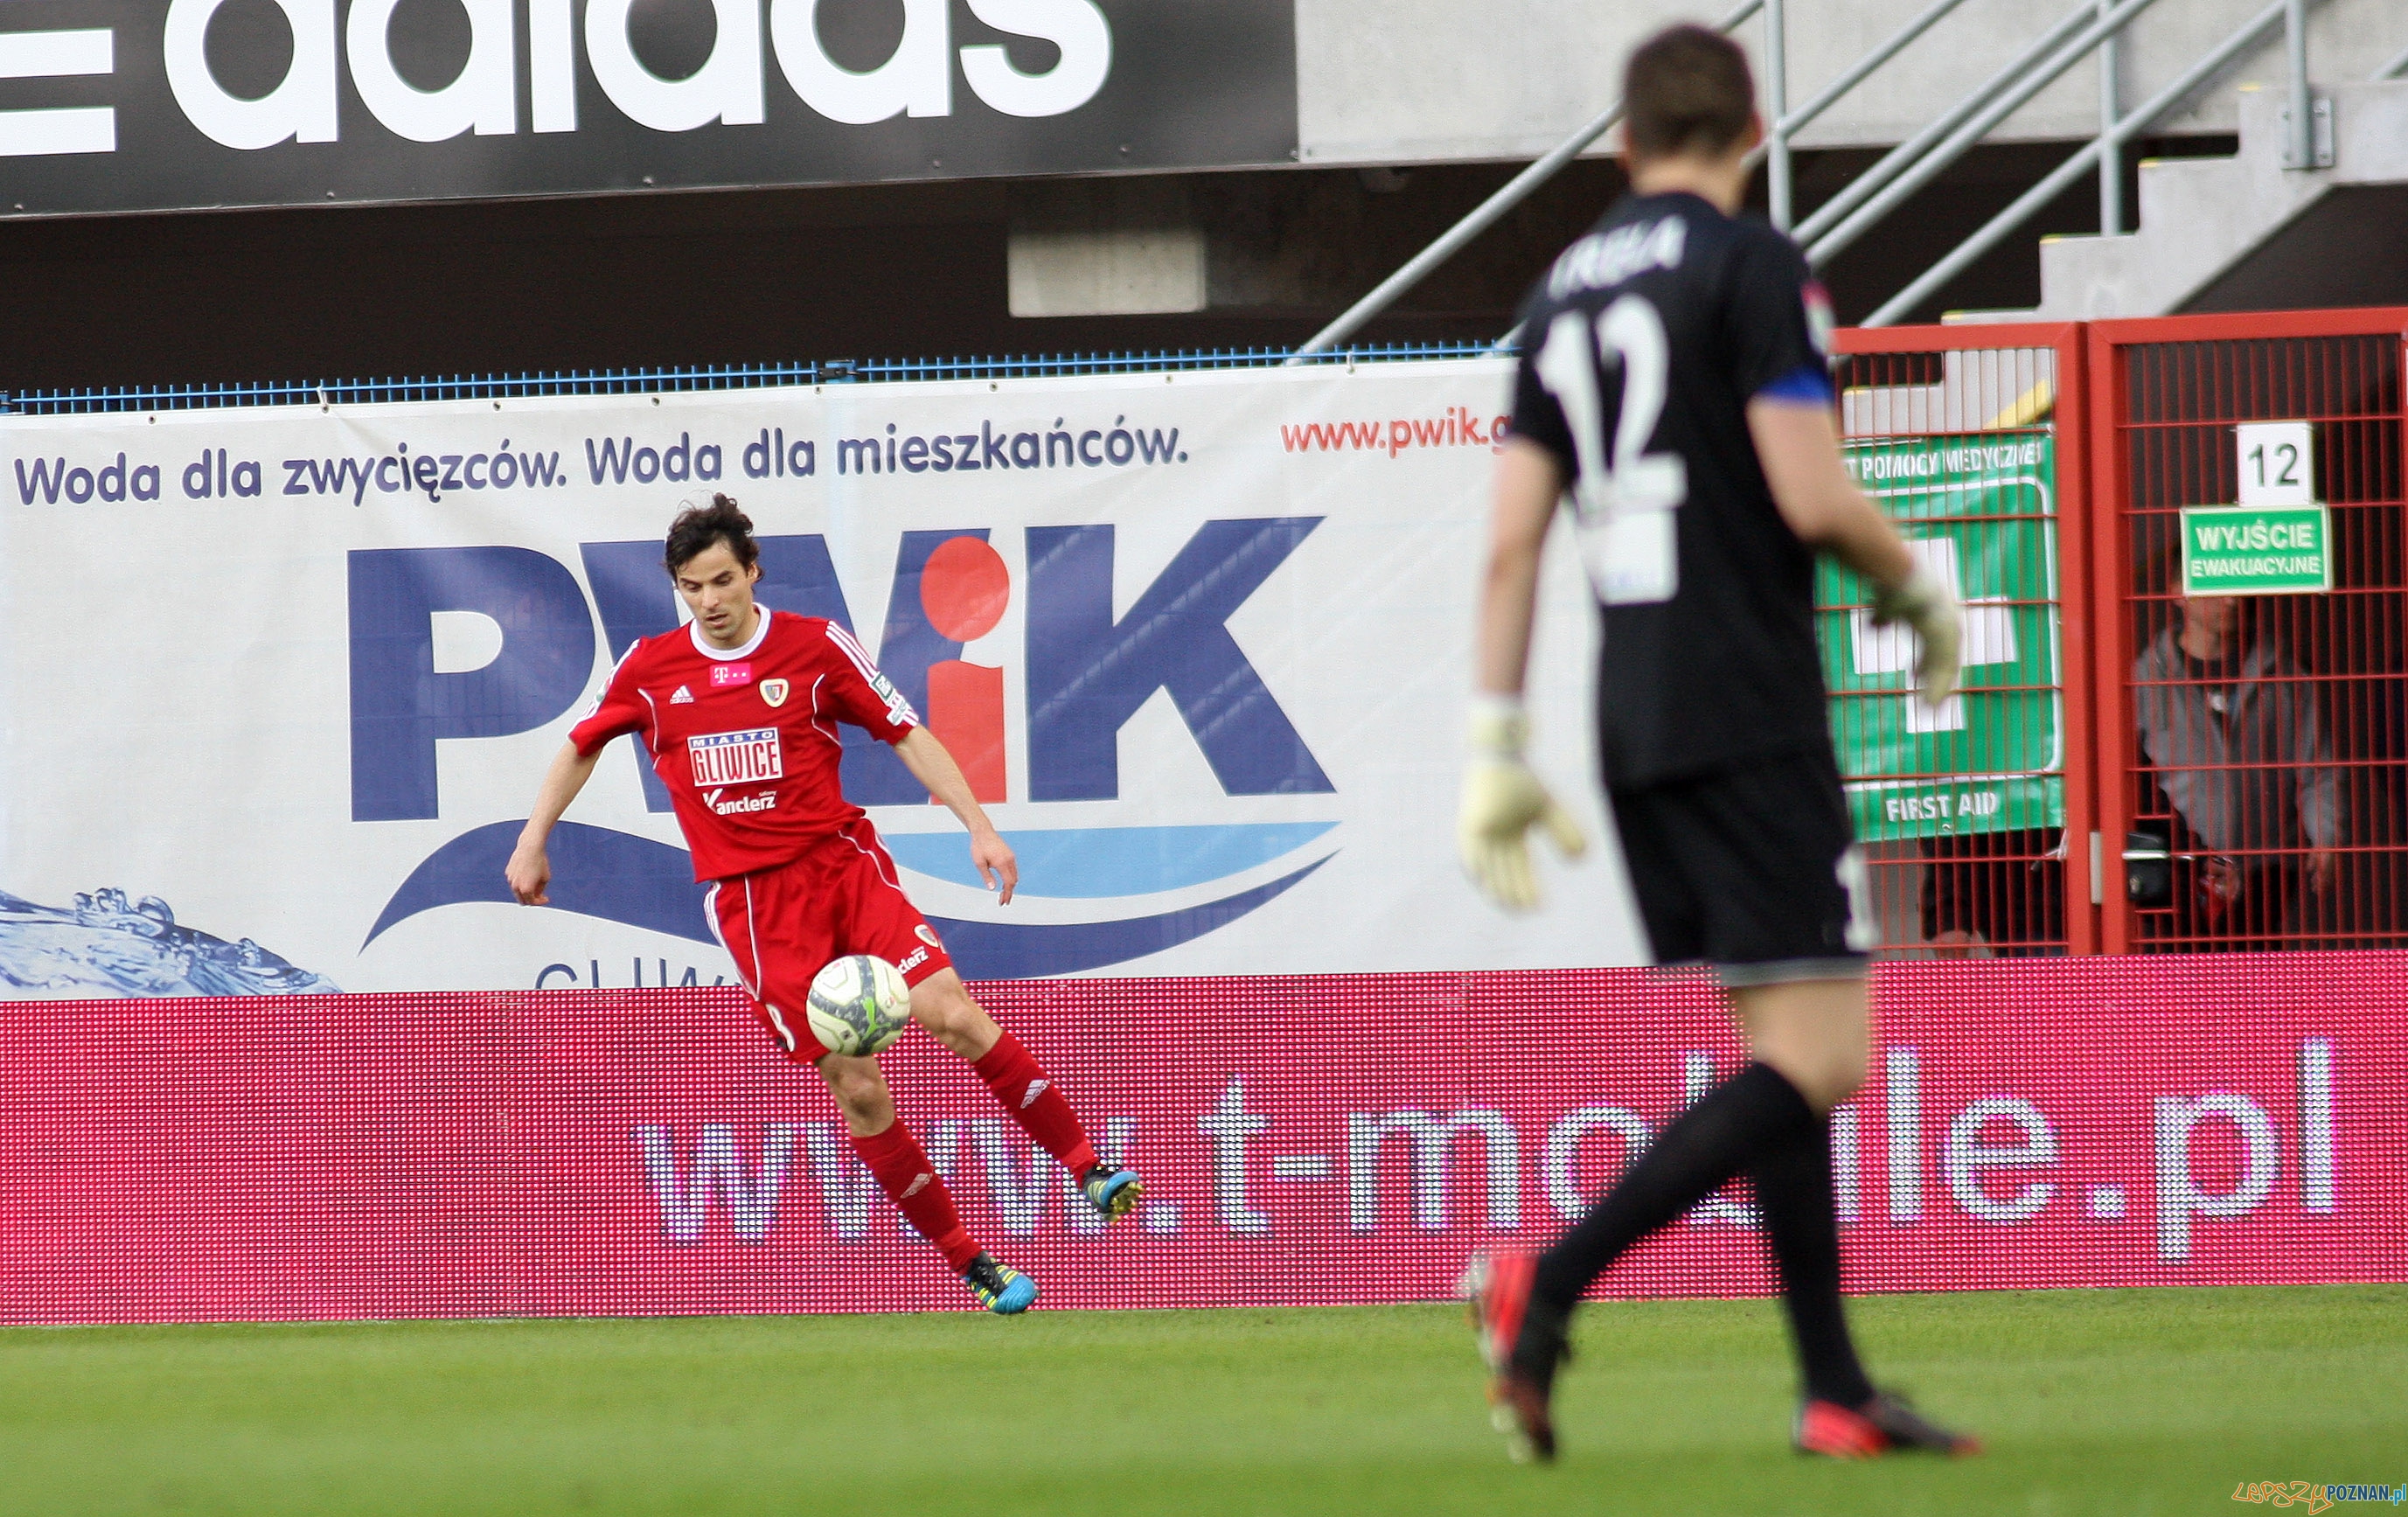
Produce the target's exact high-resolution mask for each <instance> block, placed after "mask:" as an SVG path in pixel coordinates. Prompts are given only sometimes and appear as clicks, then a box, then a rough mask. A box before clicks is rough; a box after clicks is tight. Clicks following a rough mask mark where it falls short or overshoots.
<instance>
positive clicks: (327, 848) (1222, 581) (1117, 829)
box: [0, 361, 1642, 996]
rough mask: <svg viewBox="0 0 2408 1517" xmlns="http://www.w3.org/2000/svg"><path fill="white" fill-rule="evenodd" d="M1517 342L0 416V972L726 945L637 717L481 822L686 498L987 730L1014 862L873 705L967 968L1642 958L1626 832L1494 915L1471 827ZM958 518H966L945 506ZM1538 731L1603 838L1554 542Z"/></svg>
mask: <svg viewBox="0 0 2408 1517" xmlns="http://www.w3.org/2000/svg"><path fill="white" fill-rule="evenodd" d="M1506 374H1507V369H1506V366H1505V365H1503V364H1502V363H1500V362H1486V361H1482V362H1454V363H1428V364H1396V365H1367V366H1365V367H1363V368H1361V369H1359V370H1355V371H1346V370H1326V369H1325V370H1317V371H1312V372H1299V373H1288V372H1281V371H1263V370H1237V371H1219V372H1196V373H1174V374H1168V375H1165V374H1148V375H1124V376H1111V377H1095V378H1083V379H1044V380H1000V381H988V380H969V381H953V382H943V383H927V384H860V385H830V386H824V387H816V388H807V387H796V388H790V389H779V390H763V391H748V392H722V393H713V394H665V395H660V396H657V397H654V396H645V395H634V396H624V395H623V396H585V397H564V398H552V399H531V400H505V401H489V400H487V401H461V402H446V403H439V404H418V405H392V406H368V407H340V406H338V407H332V408H327V407H290V408H266V409H256V410H212V411H190V412H163V413H160V414H156V415H140V414H134V415H120V416H103V417H62V418H15V419H9V420H7V421H6V422H0V450H4V451H5V454H6V456H5V459H0V471H5V472H0V489H5V490H6V491H7V504H6V508H5V511H0V523H5V525H0V627H5V629H6V632H5V637H6V640H5V643H0V697H5V699H6V701H7V732H6V739H5V741H6V747H5V756H4V757H0V763H4V764H5V767H4V768H0V893H5V894H0V994H7V995H17V996H53V995H172V994H228V993H247V992H255V991H275V990H308V989H325V988H328V987H330V986H339V987H340V988H342V989H344V990H360V991H368V990H438V989H497V988H527V987H533V986H538V985H542V986H549V987H553V988H567V987H589V986H597V985H598V986H605V987H610V988H619V987H624V986H627V985H631V984H644V985H652V984H658V983H661V982H664V981H666V982H667V983H669V984H679V983H701V984H710V983H715V982H718V981H720V980H722V979H723V978H730V979H732V970H731V968H730V966H729V965H728V963H727V960H726V958H725V956H724V954H723V953H722V952H720V950H719V949H718V948H717V947H716V946H715V945H714V944H712V943H711V942H710V937H709V933H708V931H707V929H706V928H705V927H704V925H703V921H702V917H701V908H700V899H701V895H700V891H699V889H698V888H697V887H695V885H694V884H693V883H692V878H691V872H690V869H689V868H688V866H687V860H686V857H685V853H684V850H683V847H682V843H681V838H680V837H679V834H678V829H677V825H676V823H675V821H674V820H673V819H672V817H671V816H670V814H669V812H668V809H667V796H666V794H664V793H663V792H662V791H661V790H660V788H659V785H658V781H657V780H654V779H652V776H651V773H650V766H649V765H648V764H642V763H639V758H640V755H639V754H638V751H636V749H635V746H634V739H632V738H630V739H624V740H622V741H621V742H619V743H617V744H615V745H614V746H613V747H612V749H610V750H609V751H607V752H606V753H605V755H604V758H603V760H602V763H601V766H600V767H599V768H598V769H597V770H596V771H595V777H594V780H593V782H592V783H591V784H590V785H589V786H588V787H587V789H586V792H585V794H584V795H583V796H582V797H581V799H580V800H579V801H578V803H577V804H576V806H574V807H573V808H571V809H570V811H569V814H568V818H567V823H568V824H566V825H565V826H564V827H563V829H562V831H561V833H560V834H559V835H558V836H557V837H556V839H555V843H554V848H553V858H554V864H555V868H556V870H557V872H558V874H559V876H560V880H559V882H558V883H556V884H555V886H554V899H555V902H556V905H555V907H554V908H553V909H540V910H530V909H523V908H520V907H516V906H513V905H510V904H508V903H507V891H506V889H505V887H504V886H503V883H502V880H501V873H500V868H501V861H502V859H503V858H504V857H506V856H507V853H508V852H509V841H510V839H512V838H513V837H515V835H516V833H517V830H518V827H519V824H520V822H521V820H522V819H523V818H524V817H525V815H526V811H527V807H528V803H529V801H530V800H531V798H532V796H533V794H534V792H535V787H536V782H537V780H538V777H539V775H540V774H541V772H542V770H543V767H544V765H545V763H546V762H547V761H548V760H549V758H550V756H551V755H552V752H553V751H555V750H556V749H557V748H558V747H559V745H560V743H561V741H562V740H563V737H564V736H565V735H566V731H567V729H568V727H569V725H570V723H571V722H572V721H573V720H574V718H575V716H576V714H577V713H578V712H579V711H580V710H581V709H582V708H583V707H584V706H585V704H586V703H587V702H588V701H589V700H590V699H591V697H592V696H593V695H594V694H595V692H597V691H598V690H599V688H600V686H601V683H602V680H603V679H604V677H605V675H606V674H607V672H608V670H609V666H610V665H611V663H612V662H613V661H614V659H615V657H616V656H617V654H619V653H620V652H623V651H624V650H625V648H626V646H627V644H628V643H630V642H631V641H633V640H634V639H635V638H636V637H641V636H647V635H651V634H653V633H658V632H662V631H665V630H667V629H669V628H672V627H674V626H675V625H677V623H678V622H679V620H680V618H681V611H680V608H679V606H678V602H677V598H676V596H675V594H673V592H672V591H671V588H670V585H669V582H668V580H667V576H666V574H665V573H664V572H663V570H662V567H661V563H660V544H661V538H662V535H663V533H664V531H665V530H666V528H667V522H668V519H669V517H670V516H671V515H672V514H673V513H674V511H675V509H676V508H677V507H678V505H679V503H680V502H681V500H682V499H684V498H685V497H688V496H690V495H693V494H696V493H697V492H707V491H709V490H710V489H714V488H715V489H719V490H724V491H725V492H726V493H728V494H731V495H733V496H735V497H736V498H737V499H738V501H739V502H741V503H742V505H743V507H744V508H745V509H746V511H747V512H748V513H749V514H750V515H751V516H752V517H753V522H754V523H755V526H756V529H757V531H758V532H759V534H760V535H761V537H762V538H763V545H764V567H765V573H764V578H763V584H762V588H761V598H762V600H763V601H764V603H765V604H767V605H771V606H775V607H778V608H782V609H788V610H794V611H799V612H803V613H806V614H810V615H821V616H829V617H834V618H838V619H840V620H842V621H844V622H846V623H848V624H849V625H850V626H852V627H853V630H854V631H855V632H856V633H857V634H858V635H859V636H860V637H861V639H862V640H863V641H864V642H865V643H866V644H867V645H868V646H869V647H870V648H871V649H872V650H873V651H875V653H876V654H877V656H878V659H879V662H880V664H881V665H882V667H883V668H884V670H885V671H886V673H887V674H888V675H889V677H890V678H892V679H894V680H895V681H896V684H897V685H898V686H900V687H901V688H902V689H903V690H904V691H905V692H906V693H907V694H909V695H910V698H911V700H912V702H913V704H914V705H915V706H917V707H918V708H920V709H921V710H922V711H923V712H924V713H925V714H926V715H927V716H928V718H929V720H930V723H931V725H932V726H933V727H934V728H935V730H936V731H937V732H938V734H939V736H940V737H944V738H945V739H946V740H947V742H948V744H949V746H952V747H953V748H954V749H955V750H956V751H978V752H982V753H983V754H985V755H986V756H985V758H984V759H983V760H982V762H981V763H980V764H979V765H976V766H973V768H974V778H976V780H977V782H978V783H979V785H980V787H981V789H982V792H983V794H982V798H983V799H985V800H986V801H987V803H988V809H989V811H990V813H991V814H992V815H993V816H994V818H995V821H996V825H997V826H998V827H1000V828H1001V829H1002V830H1003V832H1004V834H1005V836H1006V837H1008V838H1010V839H1011V841H1012V842H1013V844H1014V846H1015V847H1016V848H1017V849H1018V851H1019V854H1020V859H1021V866H1022V885H1021V894H1019V896H1018V897H1017V898H1016V899H1015V900H1013V901H1012V902H1011V904H1010V905H1009V906H999V905H997V904H996V901H995V900H994V898H993V897H992V896H991V895H989V894H987V893H986V892H985V891H983V890H982V889H981V888H979V887H978V885H977V883H976V880H975V877H974V876H973V875H972V874H971V872H970V869H969V863H968V847H967V844H966V842H965V841H964V839H963V837H962V833H961V831H960V828H959V827H958V826H957V825H956V824H955V823H953V819H952V817H951V816H950V815H949V814H948V813H946V812H944V811H943V810H942V809H939V808H936V807H933V806H931V805H929V804H928V803H927V802H926V800H925V793H924V792H920V791H918V790H917V788H916V787H915V786H913V785H912V784H911V782H910V778H909V776H908V775H906V774H905V773H904V771H903V770H902V768H901V766H899V764H897V763H896V761H895V760H894V758H893V756H892V754H891V753H888V752H885V751H881V750H877V749H875V748H874V747H873V746H872V745H869V744H868V743H867V740H866V739H864V741H863V746H862V747H861V748H860V749H859V750H858V751H853V752H850V753H848V756H847V762H846V769H845V780H846V787H847V791H848V793H849V794H852V795H853V798H854V799H855V800H856V801H859V802H860V803H862V804H863V805H865V806H867V808H868V809H869V812H870V815H871V816H872V817H873V818H874V819H875V821H876V823H877V825H878V827H879V829H880V831H881V832H882V834H883V835H884V836H885V837H887V839H888V841H889V845H890V847H891V849H892V851H893V852H894V853H895V856H896V859H897V861H898V862H899V863H900V864H901V865H902V866H903V867H904V868H905V869H906V871H907V879H906V881H905V883H906V884H907V886H908V887H909V888H910V892H911V894H912V897H913V899H914V900H915V901H916V902H917V903H918V904H919V906H920V908H921V909H922V910H923V911H925V913H926V914H927V915H928V916H929V917H930V918H931V920H932V921H934V922H936V923H938V924H939V931H941V932H943V933H944V935H945V936H946V938H947V940H948V942H949V944H950V945H951V946H952V947H953V952H954V953H955V955H956V957H957V958H958V960H959V961H960V963H961V966H962V967H963V969H964V970H965V972H966V973H968V974H970V975H973V976H1030V975H1044V974H1065V973H1082V972H1102V973H1109V974H1125V975H1224V974H1271V973H1278V974H1288V973H1334V972H1353V971H1384V970H1410V969H1490V968H1512V967H1563V966H1583V965H1609V964H1629V963H1634V962H1639V961H1640V960H1641V957H1642V953H1641V948H1640V946H1639V940H1638V937H1637V931H1636V925H1635V923H1634V921H1633V920H1632V917H1631V914H1630V910H1629V908H1628V905H1627V894H1626V891H1625V887H1624V885H1623V883H1622V880H1621V873H1620V865H1619V862H1618V860H1617V859H1616V857H1615V855H1614V852H1613V848H1612V845H1611V841H1610V839H1609V840H1608V842H1607V846H1606V847H1605V848H1604V849H1603V850H1602V851H1600V852H1597V853H1592V855H1591V856H1590V859H1589V861H1588V862H1587V863H1586V864H1584V866H1580V867H1577V868H1573V869H1569V870H1566V869H1554V868H1550V869H1548V870H1547V875H1548V879H1547V884H1548V888H1549V892H1550V902H1549V909H1547V910H1546V911H1544V912H1543V913H1541V914H1539V915H1536V916H1533V917H1529V918H1526V919H1519V920H1515V919H1509V918H1507V917H1505V916H1504V915H1502V914H1501V913H1499V912H1498V911H1497V910H1496V909H1493V908H1491V907H1489V906H1487V905H1486V904H1484V902H1483V901H1482V900H1481V899H1480V898H1479V897H1478V896H1476V895H1475V894H1474V893H1473V892H1472V890H1471V889H1470V887H1469V885H1468V884H1467V883H1466V882H1465V880H1464V879H1463V877H1462V875H1461V873H1460V871H1459V870H1458V868H1457V867H1456V865H1455V845H1454V808H1455V785H1456V780H1457V776H1458V773H1459V769H1460V761H1461V753H1462V736H1461V734H1462V709H1463V701H1464V695H1465V693H1466V692H1467V690H1468V689H1469V684H1470V672H1469V648H1470V630H1471V614H1472V603H1473V597H1474V593H1475V590H1476V582H1477V578H1478V574H1479V571H1480V565H1481V563H1482V560H1483V556H1484V521H1485V513H1486V501H1487V491H1488V482H1489V476H1490V473H1491V469H1492V465H1493V459H1494V443H1493V439H1494V435H1495V432H1496V429H1497V427H1498V424H1499V418H1498V412H1499V411H1500V410H1502V409H1503V398H1504V389H1505V379H1506ZM962 539H968V541H963V540H962ZM1542 605H1543V609H1542V613H1541V630H1540V635H1539V639H1538V646H1537V651H1536V655H1535V663H1534V667H1533V671H1532V682H1531V689H1532V694H1533V710H1534V712H1535V713H1536V717H1537V722H1538V726H1539V748H1538V753H1537V762H1538V765H1539V766H1540V768H1541V772H1542V773H1543V774H1545V775H1546V776H1547V778H1548V779H1549V780H1551V781H1552V782H1553V783H1554V784H1555V787H1556V789H1557V791H1558V793H1559V794H1561V795H1562V796H1563V798H1564V799H1565V800H1566V801H1567V802H1568V803H1570V804H1571V805H1572V806H1573V807H1574V808H1575V809H1576V811H1577V812H1578V813H1579V814H1580V815H1581V816H1582V818H1583V821H1584V824H1585V825H1586V826H1587V828H1588V830H1589V833H1590V835H1591V836H1592V837H1601V836H1602V828H1601V826H1600V818H1599V815H1598V811H1599V808H1598V800H1597V794H1596V783H1595V779H1594V774H1595V769H1594V762H1593V743H1594V739H1593V737H1592V734H1591V727H1592V722H1591V714H1590V706H1591V699H1592V697H1591V695H1590V694H1589V683H1588V669H1589V664H1590V659H1591V657H1592V647H1593V641H1594V633H1593V631H1592V627H1593V619H1592V614H1591V613H1590V611H1589V609H1588V606H1589V598H1588V595H1587V594H1586V592H1585V590H1584V587H1583V586H1582V585H1581V583H1580V581H1579V576H1578V569H1577V565H1575V564H1574V563H1573V561H1572V555H1571V554H1570V553H1569V552H1555V553H1551V554H1550V555H1549V567H1548V575H1547V580H1546V585H1545V590H1544V598H1543V603H1542Z"/></svg>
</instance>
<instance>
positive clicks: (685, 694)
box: [669, 685, 694, 706]
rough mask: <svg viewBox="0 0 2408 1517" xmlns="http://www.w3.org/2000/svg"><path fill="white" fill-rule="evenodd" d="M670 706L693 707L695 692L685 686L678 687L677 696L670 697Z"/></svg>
mask: <svg viewBox="0 0 2408 1517" xmlns="http://www.w3.org/2000/svg"><path fill="white" fill-rule="evenodd" d="M669 704H670V705H671V706H692V705H693V704H694V692H693V691H691V690H688V689H687V688H686V687H685V686H683V685H680V686H678V689H677V694H674V695H671V696H670V697H669Z"/></svg>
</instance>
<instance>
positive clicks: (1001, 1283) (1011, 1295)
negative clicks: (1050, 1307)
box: [962, 1253, 1037, 1317]
mask: <svg viewBox="0 0 2408 1517" xmlns="http://www.w3.org/2000/svg"><path fill="white" fill-rule="evenodd" d="M962 1283H963V1284H965V1285H967V1286H968V1287H969V1288H970V1294H971V1295H975V1296H977V1297H978V1304H979V1305H980V1306H982V1307H984V1308H986V1309H988V1310H989V1311H992V1312H994V1313H995V1314H996V1316H998V1317H1012V1316H1017V1315H1019V1314H1020V1313H1021V1312H1024V1311H1026V1310H1027V1309H1029V1307H1030V1306H1031V1305H1033V1304H1034V1303H1035V1302H1036V1300H1037V1282H1036V1281H1033V1280H1030V1279H1029V1278H1028V1277H1027V1276H1026V1275H1024V1274H1022V1273H1021V1272H1020V1271H1019V1270H1017V1269H1014V1268H1012V1267H1011V1266H1010V1265H1008V1264H1005V1263H1003V1262H1001V1261H1000V1260H998V1259H996V1256H995V1255H994V1254H992V1253H982V1254H980V1255H979V1256H978V1257H977V1258H975V1259H972V1260H971V1261H970V1262H969V1263H968V1265H966V1266H964V1267H963V1268H962Z"/></svg>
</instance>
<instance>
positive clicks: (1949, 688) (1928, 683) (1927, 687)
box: [1873, 564, 1965, 708]
mask: <svg viewBox="0 0 2408 1517" xmlns="http://www.w3.org/2000/svg"><path fill="white" fill-rule="evenodd" d="M1893 622H1903V623H1906V624H1907V625H1908V626H1910V627H1913V628H1914V635H1915V637H1918V638H1920V639H1921V641H1922V648H1921V650H1920V651H1919V652H1918V653H1917V654H1916V656H1915V660H1914V688H1915V689H1916V690H1918V691H1920V692H1921V693H1922V695H1923V704H1924V705H1926V706H1928V707H1932V708H1937V707H1938V706H1939V705H1940V704H1941V703H1942V701H1945V700H1946V699H1947V698H1948V697H1949V696H1951V695H1953V694H1956V693H1957V657H1958V654H1959V652H1960V651H1961V645H1962V643H1963V640H1964V635H1965V619H1964V617H1963V615H1962V614H1961V613H1960V612H1959V611H1958V610H1957V592H1956V591H1955V590H1954V589H1952V588H1951V587H1950V586H1949V585H1948V583H1947V582H1946V581H1945V580H1941V579H1940V578H1939V577H1938V576H1936V575H1934V574H1933V573H1932V572H1931V571H1930V570H1929V569H1927V568H1925V567H1924V566H1923V565H1920V564H1918V565H1915V567H1914V573H1913V574H1910V575H1908V576H1907V577H1906V579H1905V580H1903V581H1902V582H1900V583H1899V584H1897V585H1894V586H1892V587H1890V588H1888V589H1886V590H1883V591H1881V592H1880V593H1879V594H1875V595H1874V596H1873V625H1875V626H1877V627H1885V626H1888V625H1889V624H1890V623H1893Z"/></svg>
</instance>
